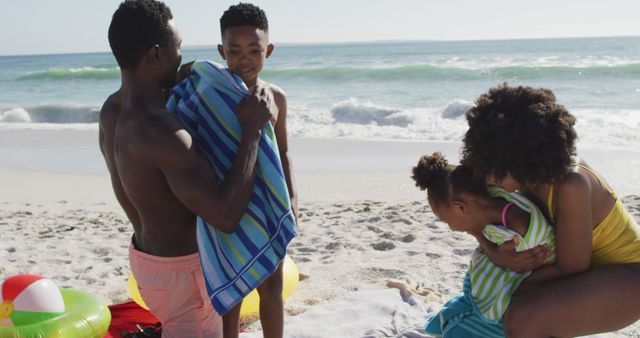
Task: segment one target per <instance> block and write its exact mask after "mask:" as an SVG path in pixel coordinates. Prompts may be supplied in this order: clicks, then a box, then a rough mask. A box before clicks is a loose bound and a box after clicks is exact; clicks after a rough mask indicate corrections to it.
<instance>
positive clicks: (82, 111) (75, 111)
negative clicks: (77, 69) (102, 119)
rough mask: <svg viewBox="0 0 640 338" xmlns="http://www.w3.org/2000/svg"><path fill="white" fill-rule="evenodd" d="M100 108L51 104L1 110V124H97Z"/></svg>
mask: <svg viewBox="0 0 640 338" xmlns="http://www.w3.org/2000/svg"><path fill="white" fill-rule="evenodd" d="M99 114H100V108H99V107H97V106H88V105H76V104H59V105H56V104H49V105H40V106H35V107H27V108H24V107H16V108H11V109H9V110H4V111H3V110H2V109H0V123H60V124H69V123H96V122H98V116H99Z"/></svg>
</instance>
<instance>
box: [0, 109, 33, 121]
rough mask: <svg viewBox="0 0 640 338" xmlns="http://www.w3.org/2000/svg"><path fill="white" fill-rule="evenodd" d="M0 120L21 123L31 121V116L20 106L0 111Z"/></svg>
mask: <svg viewBox="0 0 640 338" xmlns="http://www.w3.org/2000/svg"><path fill="white" fill-rule="evenodd" d="M0 122H8V123H21V122H23V123H24V122H27V123H28V122H31V116H29V113H27V111H26V110H24V109H22V108H13V109H10V110H7V111H5V112H0Z"/></svg>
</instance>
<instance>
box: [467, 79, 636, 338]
mask: <svg viewBox="0 0 640 338" xmlns="http://www.w3.org/2000/svg"><path fill="white" fill-rule="evenodd" d="M467 121H468V123H469V130H468V131H467V133H466V135H465V137H464V149H463V159H462V163H463V164H465V165H466V166H468V167H469V168H472V170H473V171H474V174H475V175H476V176H478V177H484V178H485V180H486V183H487V184H490V185H497V186H500V187H501V188H503V189H504V190H506V191H509V192H510V191H516V190H517V191H520V192H521V193H524V194H526V195H527V196H528V197H529V198H531V199H532V200H533V201H534V202H536V204H538V206H539V207H540V208H541V209H542V210H543V211H544V213H545V216H546V217H547V218H548V220H550V221H551V223H552V224H553V225H554V226H555V229H556V237H557V242H556V263H555V264H553V265H545V266H541V267H539V268H537V269H536V270H535V271H534V272H533V273H532V274H531V276H530V277H529V278H527V280H526V281H525V283H524V284H523V285H522V287H521V288H520V289H519V291H520V294H519V296H518V297H517V298H515V299H514V300H513V301H512V303H511V304H510V305H509V307H508V309H507V312H506V313H505V316H504V324H505V333H506V335H507V336H508V337H551V336H553V337H565V336H578V335H586V334H592V333H597V332H608V331H613V330H617V329H620V328H623V327H625V326H627V325H629V324H632V323H633V322H635V321H636V320H638V319H639V318H640V227H638V225H637V224H636V222H635V221H634V220H633V219H632V218H631V216H630V215H629V213H628V212H627V211H626V210H625V209H624V206H623V205H622V202H621V201H620V200H619V199H618V198H617V196H616V195H615V193H613V191H612V190H611V189H610V188H609V186H608V184H607V183H606V182H605V181H604V180H603V179H602V178H601V177H600V176H599V175H598V174H597V173H596V172H595V171H594V170H593V169H592V168H590V167H589V165H588V164H587V163H585V162H584V161H582V160H580V159H578V157H577V154H576V149H575V140H576V137H577V135H576V132H575V130H574V128H573V125H574V124H575V118H574V117H573V116H572V115H571V114H570V113H569V112H568V111H567V110H566V109H565V108H564V107H563V106H562V105H560V104H558V103H557V102H556V98H555V96H554V95H553V93H552V92H551V91H550V90H547V89H535V88H530V87H510V86H508V85H506V84H505V85H502V86H498V87H496V88H492V89H491V90H490V91H489V92H488V93H486V94H484V95H482V96H480V98H478V100H477V101H476V106H475V107H473V108H472V109H470V110H469V111H468V112H467ZM482 247H483V249H485V251H486V253H487V255H488V256H489V257H490V259H491V260H492V261H494V263H496V264H498V265H501V266H504V267H507V268H510V269H513V270H516V271H526V270H529V269H531V268H532V267H537V266H539V265H541V264H542V262H543V261H544V259H545V257H546V255H547V251H546V250H544V248H538V249H535V250H533V251H529V252H525V253H521V254H516V253H514V252H513V251H512V250H509V249H505V248H496V247H495V246H493V245H492V244H490V243H488V242H484V243H482Z"/></svg>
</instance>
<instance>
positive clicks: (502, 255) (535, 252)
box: [478, 236, 552, 273]
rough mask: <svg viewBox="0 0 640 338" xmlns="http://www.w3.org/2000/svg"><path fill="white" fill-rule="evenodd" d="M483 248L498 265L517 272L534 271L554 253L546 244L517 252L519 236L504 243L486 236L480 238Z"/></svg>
mask: <svg viewBox="0 0 640 338" xmlns="http://www.w3.org/2000/svg"><path fill="white" fill-rule="evenodd" d="M478 240H479V242H480V246H481V247H482V250H484V252H485V253H486V254H487V257H489V259H490V260H491V261H492V262H493V263H494V264H496V265H498V266H500V267H503V268H507V269H510V270H513V271H515V272H520V273H521V272H527V271H532V270H535V269H537V268H539V267H540V266H542V265H544V264H545V262H546V261H547V258H549V257H550V256H551V254H552V251H551V249H549V248H548V247H547V246H546V245H539V246H537V247H535V248H533V249H529V250H525V251H521V252H517V251H516V246H517V245H518V238H517V237H516V236H514V238H513V240H510V241H508V242H504V243H503V244H502V245H499V246H498V245H495V244H494V243H492V242H490V241H489V240H487V239H486V238H484V237H482V236H480V238H478Z"/></svg>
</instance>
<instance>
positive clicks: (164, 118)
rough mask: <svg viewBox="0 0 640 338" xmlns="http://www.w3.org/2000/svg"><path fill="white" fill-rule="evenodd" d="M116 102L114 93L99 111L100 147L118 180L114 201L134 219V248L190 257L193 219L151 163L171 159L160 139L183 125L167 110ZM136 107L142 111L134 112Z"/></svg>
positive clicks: (173, 132)
mask: <svg viewBox="0 0 640 338" xmlns="http://www.w3.org/2000/svg"><path fill="white" fill-rule="evenodd" d="M120 99H121V95H118V94H114V95H112V96H111V97H110V98H109V99H108V100H107V102H106V103H105V106H104V108H103V111H102V113H101V123H102V125H103V126H104V128H103V129H102V132H103V133H104V135H105V137H104V139H105V141H107V142H101V148H102V149H103V153H105V160H106V161H107V165H108V167H109V168H110V170H111V173H112V177H118V178H119V180H112V184H113V186H114V191H121V193H120V194H117V195H120V196H118V200H119V202H120V203H121V205H122V206H123V208H124V209H125V212H126V213H127V216H129V218H130V219H132V224H133V226H134V233H135V237H134V238H135V242H134V244H135V245H136V247H137V248H138V249H139V250H141V251H144V252H146V253H149V254H151V255H154V256H165V257H166V256H168V257H173V256H184V255H188V254H192V253H194V252H196V251H197V243H196V235H195V219H196V216H195V214H194V213H193V212H192V211H190V210H189V209H188V208H187V207H185V206H184V204H182V202H180V200H178V199H177V197H176V196H175V195H174V193H173V191H172V190H171V188H170V186H169V183H168V182H167V180H166V179H165V177H164V175H163V173H162V171H161V170H159V168H158V167H157V165H156V164H155V163H156V162H157V161H158V160H159V159H158V157H164V156H169V155H170V153H164V149H162V146H163V142H164V141H163V140H164V139H166V138H170V137H175V136H174V134H175V133H176V132H178V131H179V130H180V129H182V128H181V125H180V123H179V121H178V120H177V118H175V116H173V114H171V113H169V112H167V111H166V110H161V109H157V108H156V110H157V111H152V110H151V109H152V108H146V107H145V106H144V105H143V106H140V107H131V106H130V105H127V104H126V103H124V104H123V102H121V101H120ZM136 108H137V109H139V110H141V111H140V112H133V111H132V110H134V109H136ZM145 110H146V111H145ZM149 110H151V111H149ZM182 132H184V130H183V131H182ZM133 219H137V221H136V222H134V221H133ZM136 223H138V224H136Z"/></svg>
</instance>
